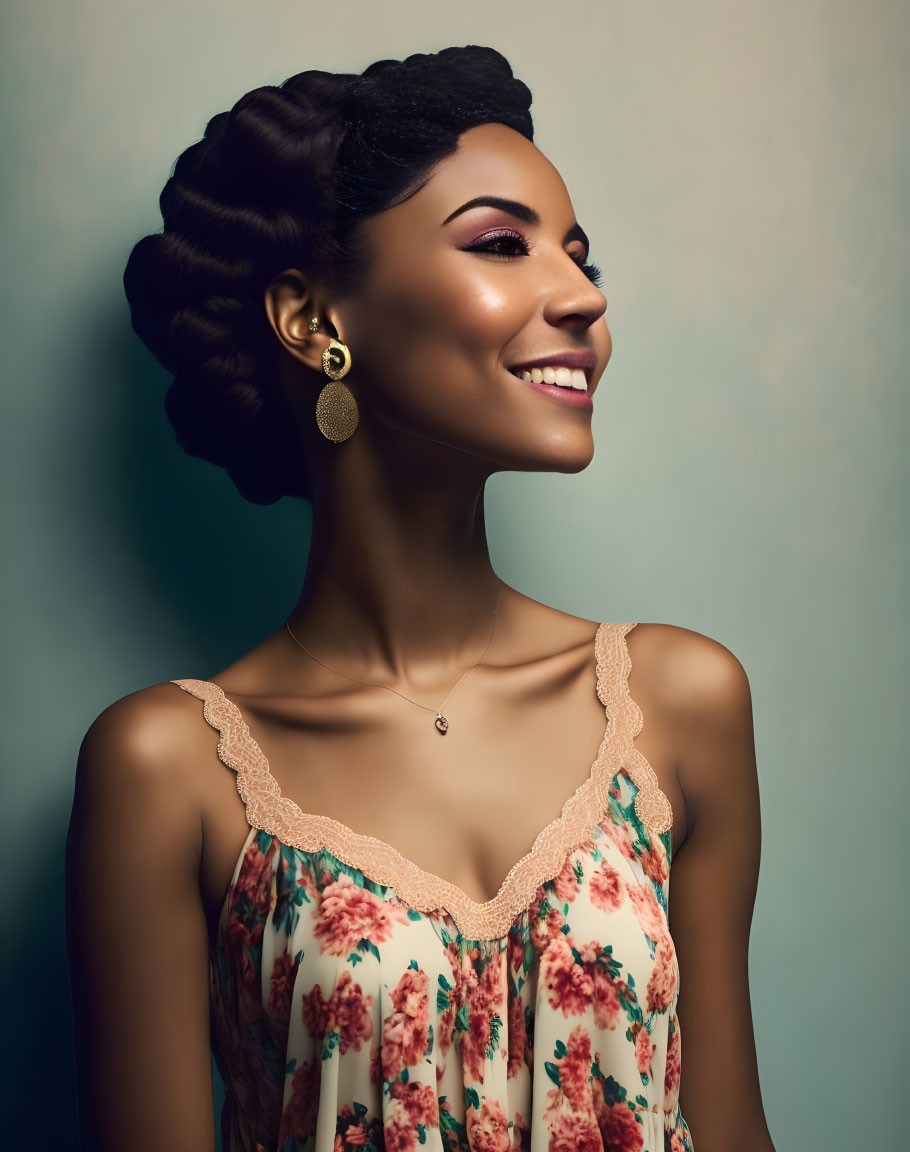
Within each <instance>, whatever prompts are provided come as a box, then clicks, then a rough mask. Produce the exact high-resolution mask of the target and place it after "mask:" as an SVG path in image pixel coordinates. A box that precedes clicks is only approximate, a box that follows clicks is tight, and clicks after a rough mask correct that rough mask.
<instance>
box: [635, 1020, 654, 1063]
mask: <svg viewBox="0 0 910 1152" xmlns="http://www.w3.org/2000/svg"><path fill="white" fill-rule="evenodd" d="M653 1055H654V1045H653V1044H652V1042H651V1035H650V1033H649V1032H648V1029H647V1028H646V1027H645V1026H644V1024H642V1025H640V1026H639V1029H638V1035H637V1036H636V1037H635V1062H636V1064H637V1065H638V1071H639V1072H640V1073H641V1074H642V1076H647V1075H648V1073H649V1072H650V1070H651V1057H652V1056H653Z"/></svg>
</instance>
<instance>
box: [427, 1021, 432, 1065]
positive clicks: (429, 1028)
mask: <svg viewBox="0 0 910 1152" xmlns="http://www.w3.org/2000/svg"><path fill="white" fill-rule="evenodd" d="M432 1051H433V1025H432V1024H428V1025H427V1063H428V1064H432V1060H430V1054H431V1052H432Z"/></svg>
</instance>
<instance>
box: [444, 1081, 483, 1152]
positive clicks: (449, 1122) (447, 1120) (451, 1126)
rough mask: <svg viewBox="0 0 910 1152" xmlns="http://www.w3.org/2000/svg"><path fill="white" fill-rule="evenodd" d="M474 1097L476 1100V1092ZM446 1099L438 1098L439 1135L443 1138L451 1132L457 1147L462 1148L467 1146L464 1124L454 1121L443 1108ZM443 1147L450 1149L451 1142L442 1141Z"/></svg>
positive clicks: (466, 1133) (450, 1114)
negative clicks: (455, 1139)
mask: <svg viewBox="0 0 910 1152" xmlns="http://www.w3.org/2000/svg"><path fill="white" fill-rule="evenodd" d="M474 1096H475V1099H476V1097H477V1093H476V1092H475V1093H474ZM447 1099H448V1097H446V1096H440V1097H439V1131H440V1134H441V1135H442V1136H445V1134H446V1133H447V1132H451V1133H452V1134H453V1135H454V1136H455V1137H456V1138H457V1142H458V1143H457V1146H458V1147H464V1146H466V1145H467V1142H468V1130H467V1128H466V1127H465V1125H464V1124H462V1123H461V1122H460V1121H459V1120H456V1119H455V1117H454V1116H453V1115H452V1113H451V1112H450V1111H449V1110H448V1109H447V1108H443V1104H444V1103H445V1102H446V1100H447ZM443 1145H444V1146H445V1147H446V1148H450V1147H452V1142H451V1141H450V1140H443Z"/></svg>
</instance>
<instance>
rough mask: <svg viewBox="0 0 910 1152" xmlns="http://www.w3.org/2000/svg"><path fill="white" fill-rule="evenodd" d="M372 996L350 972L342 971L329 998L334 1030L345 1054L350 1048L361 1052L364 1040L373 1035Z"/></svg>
mask: <svg viewBox="0 0 910 1152" xmlns="http://www.w3.org/2000/svg"><path fill="white" fill-rule="evenodd" d="M372 1003H373V997H372V996H364V994H363V990H362V989H361V987H360V985H359V984H355V983H354V978H353V976H352V975H351V973H350V972H342V974H341V976H340V977H339V980H338V983H337V984H336V985H335V991H334V992H333V993H332V998H331V1000H329V1011H330V1012H331V1014H332V1018H333V1020H332V1022H333V1025H334V1026H333V1029H332V1030H333V1031H337V1032H338V1034H339V1038H340V1043H339V1049H340V1051H341V1054H342V1055H344V1053H345V1052H347V1050H348V1049H349V1048H353V1049H354V1051H355V1052H359V1051H360V1048H361V1046H362V1045H363V1042H364V1040H369V1039H370V1037H371V1036H372V1035H373V1017H372V1015H371V1013H370V1005H371V1004H372Z"/></svg>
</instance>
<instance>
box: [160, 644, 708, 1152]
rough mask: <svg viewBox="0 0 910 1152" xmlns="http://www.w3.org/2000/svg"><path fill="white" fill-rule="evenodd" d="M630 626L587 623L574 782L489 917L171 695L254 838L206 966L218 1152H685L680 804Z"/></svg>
mask: <svg viewBox="0 0 910 1152" xmlns="http://www.w3.org/2000/svg"><path fill="white" fill-rule="evenodd" d="M633 627H635V625H634V624H610V623H604V624H601V625H600V626H599V628H598V631H597V636H596V638H595V653H596V657H597V660H596V662H597V692H598V695H599V697H600V699H601V701H602V702H603V704H604V706H605V708H606V715H607V730H606V733H605V735H604V739H603V743H602V745H601V749H600V752H599V753H598V757H597V760H596V761H595V763H594V765H593V766H592V769H591V773H590V775H589V778H588V780H587V781H586V782H585V783H584V784H583V785H581V787H580V788H579V789H578V790H577V791H576V793H575V795H574V796H573V797H570V798H569V799H568V800H567V802H566V805H565V807H564V809H563V815H562V817H561V818H560V820H559V821H556V822H555V823H554V824H553V825H550V826H549V827H548V828H546V829H544V830H543V831H542V832H541V835H540V837H538V842H539V843H538V842H536V843H535V846H534V849H533V850H532V852H531V853H529V855H528V856H527V857H526V858H525V859H524V861H520V862H518V864H516V867H515V869H513V870H512V873H513V880H515V881H516V883H513V884H512V887H511V889H509V890H508V892H507V891H506V889H507V886H508V880H507V881H506V883H505V884H504V886H503V889H502V891H501V893H500V897H501V899H500V898H499V897H498V898H497V900H494V901H491V902H489V903H488V904H486V905H477V904H474V903H473V902H472V901H470V900H468V898H467V897H466V896H465V894H464V893H460V892H459V890H458V889H454V888H453V886H452V885H446V884H445V883H444V882H443V881H441V880H440V879H439V878H438V877H431V876H429V875H428V874H426V873H421V872H420V870H419V869H417V868H416V866H415V865H414V864H412V863H411V862H410V861H407V860H406V859H405V858H404V857H402V856H400V854H398V853H396V852H395V850H394V849H393V848H392V847H391V846H390V845H382V843H381V841H375V840H373V839H372V838H369V837H362V836H358V835H357V834H356V833H355V832H353V830H351V829H346V828H345V827H344V825H339V824H338V823H337V822H333V821H330V820H327V818H325V817H320V816H315V815H307V814H306V813H303V812H302V811H301V810H300V809H299V808H297V806H296V805H295V804H294V803H293V802H292V801H291V800H290V799H289V798H286V797H282V795H281V792H280V789H279V788H278V785H277V782H276V781H275V780H274V778H273V777H272V776H271V773H270V771H269V765H268V761H267V759H266V757H265V755H264V753H263V752H262V750H261V749H260V748H259V746H258V745H257V744H256V742H255V740H253V739H252V737H251V735H250V732H249V728H248V726H247V724H246V722H245V721H244V719H243V717H242V715H241V713H240V710H239V709H238V708H237V707H236V705H234V704H233V702H232V701H230V700H229V699H228V698H227V697H226V696H225V694H224V692H223V690H222V689H221V688H220V687H219V686H218V685H217V684H213V683H211V682H209V681H203V680H176V681H174V683H175V684H178V685H179V686H180V687H181V688H183V689H184V690H185V691H187V692H190V693H191V694H193V695H196V696H198V697H199V698H200V699H202V700H203V701H204V709H203V714H204V716H205V719H206V721H207V722H208V723H209V724H211V725H212V727H214V728H217V729H218V731H219V733H220V739H219V742H218V755H219V756H220V757H221V759H222V760H223V761H224V763H225V764H226V765H227V766H228V767H230V768H232V769H233V770H234V771H235V772H236V773H237V787H238V790H239V792H240V795H241V796H242V798H243V800H244V803H245V805H246V812H247V819H248V822H249V824H250V832H249V835H248V837H247V840H246V843H245V845H244V847H243V851H242V852H241V854H240V859H239V860H238V862H237V865H236V868H235V870H234V875H233V877H232V881H231V884H230V887H229V890H228V893H227V896H226V898H225V902H224V906H223V908H222V914H221V918H220V921H219V925H218V931H217V933H216V936H215V939H214V941H213V945H212V952H211V970H210V978H211V979H210V983H211V1003H212V1017H211V1018H212V1041H213V1051H214V1053H215V1058H216V1061H217V1063H218V1066H219V1069H220V1071H221V1075H222V1079H223V1081H224V1085H225V1101H224V1107H223V1109H222V1114H221V1139H222V1148H223V1152H349V1150H354V1149H356V1150H357V1152H384V1150H389V1152H579V1150H580V1152H693V1148H694V1146H693V1142H692V1135H691V1133H690V1131H689V1128H688V1126H687V1124H686V1121H685V1120H684V1118H683V1116H682V1113H681V1110H680V1103H679V1085H680V1074H681V1067H682V1047H681V1035H680V1028H679V1017H678V1015H677V1011H676V1007H677V1002H678V997H679V967H678V964H677V957H676V950H675V948H674V945H673V940H672V938H671V936H670V931H669V924H668V920H667V900H668V896H669V882H670V854H671V846H672V841H671V825H672V811H671V810H670V805H669V801H668V800H667V797H666V796H664V794H663V793H662V792H661V790H660V788H659V786H658V783H657V778H656V776H655V775H654V772H653V769H652V768H651V766H650V765H649V764H648V763H647V761H646V760H645V759H644V757H643V756H641V754H640V753H639V752H638V751H637V750H636V749H635V746H634V743H633V740H634V737H635V736H636V735H637V734H638V732H639V731H640V730H641V727H642V723H643V721H642V715H641V710H640V709H639V708H638V705H637V704H636V703H635V701H634V700H633V699H632V697H631V696H630V695H629V692H628V674H629V671H630V669H631V658H630V656H629V652H628V647H627V645H626V642H625V635H626V633H627V632H628V631H629V629H631V628H633ZM340 832H343V835H339V833H340ZM367 845H368V846H369V847H367ZM541 861H545V864H544V865H543V866H542V867H541V866H540V862H541ZM358 864H359V865H360V866H356V865H358ZM522 866H524V869H523V870H522ZM547 875H548V876H549V877H550V878H549V879H546V880H544V881H542V882H540V883H538V877H541V876H547ZM519 885H520V887H519ZM396 886H397V887H396ZM535 886H536V888H535ZM516 910H518V911H516ZM478 933H480V934H483V936H484V938H483V939H476V938H474V936H475V935H476V934H478Z"/></svg>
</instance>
